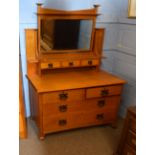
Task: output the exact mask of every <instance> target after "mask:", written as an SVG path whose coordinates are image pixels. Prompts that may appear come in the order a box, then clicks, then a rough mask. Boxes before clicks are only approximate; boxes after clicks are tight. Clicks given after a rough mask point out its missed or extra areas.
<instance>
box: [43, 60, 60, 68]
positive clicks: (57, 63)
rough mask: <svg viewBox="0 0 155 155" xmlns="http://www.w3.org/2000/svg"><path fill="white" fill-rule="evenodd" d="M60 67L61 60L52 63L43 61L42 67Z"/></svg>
mask: <svg viewBox="0 0 155 155" xmlns="http://www.w3.org/2000/svg"><path fill="white" fill-rule="evenodd" d="M53 68H60V62H58V61H54V62H50V63H41V69H53Z"/></svg>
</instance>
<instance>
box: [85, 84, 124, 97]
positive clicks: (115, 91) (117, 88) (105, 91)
mask: <svg viewBox="0 0 155 155" xmlns="http://www.w3.org/2000/svg"><path fill="white" fill-rule="evenodd" d="M121 91H122V85H114V86H105V87H97V88H89V89H87V90H86V98H96V97H103V96H109V95H119V94H121Z"/></svg>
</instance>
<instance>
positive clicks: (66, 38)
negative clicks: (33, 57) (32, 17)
mask: <svg viewBox="0 0 155 155" xmlns="http://www.w3.org/2000/svg"><path fill="white" fill-rule="evenodd" d="M92 29H93V21H92V20H64V19H63V20H60V19H56V20H53V19H52V20H47V19H46V20H45V19H43V20H41V31H40V33H41V35H40V47H41V51H44V52H49V51H50V52H52V51H58V52H59V51H60V50H78V49H79V50H84V51H85V50H86V51H88V50H89V49H90V43H91V35H92Z"/></svg>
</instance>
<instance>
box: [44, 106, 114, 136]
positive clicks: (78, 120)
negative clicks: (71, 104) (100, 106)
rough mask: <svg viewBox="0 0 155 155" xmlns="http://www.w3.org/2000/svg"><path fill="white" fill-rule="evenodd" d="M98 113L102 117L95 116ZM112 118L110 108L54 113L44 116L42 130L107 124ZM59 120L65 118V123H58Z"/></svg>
mask: <svg viewBox="0 0 155 155" xmlns="http://www.w3.org/2000/svg"><path fill="white" fill-rule="evenodd" d="M98 115H99V116H103V118H102V117H100V118H97V116H98ZM114 118H115V115H114V113H113V110H112V109H109V110H96V111H88V112H76V113H67V114H61V115H55V116H54V117H44V118H43V122H44V123H43V126H44V132H45V133H50V132H56V131H62V130H68V129H73V128H80V127H85V126H92V125H100V124H108V123H111V121H112V120H113V119H114ZM61 120H65V121H66V123H64V124H63V123H62V124H60V123H59V121H61Z"/></svg>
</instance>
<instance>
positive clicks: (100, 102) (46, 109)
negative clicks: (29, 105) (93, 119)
mask: <svg viewBox="0 0 155 155" xmlns="http://www.w3.org/2000/svg"><path fill="white" fill-rule="evenodd" d="M119 103H120V96H112V97H105V98H100V99H90V100H86V101H72V102H64V103H63V102H62V103H57V102H55V103H46V104H43V116H53V115H57V114H64V113H74V112H82V111H92V110H101V109H102V110H105V109H107V110H110V109H113V110H114V111H115V114H117V109H118V106H119Z"/></svg>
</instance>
